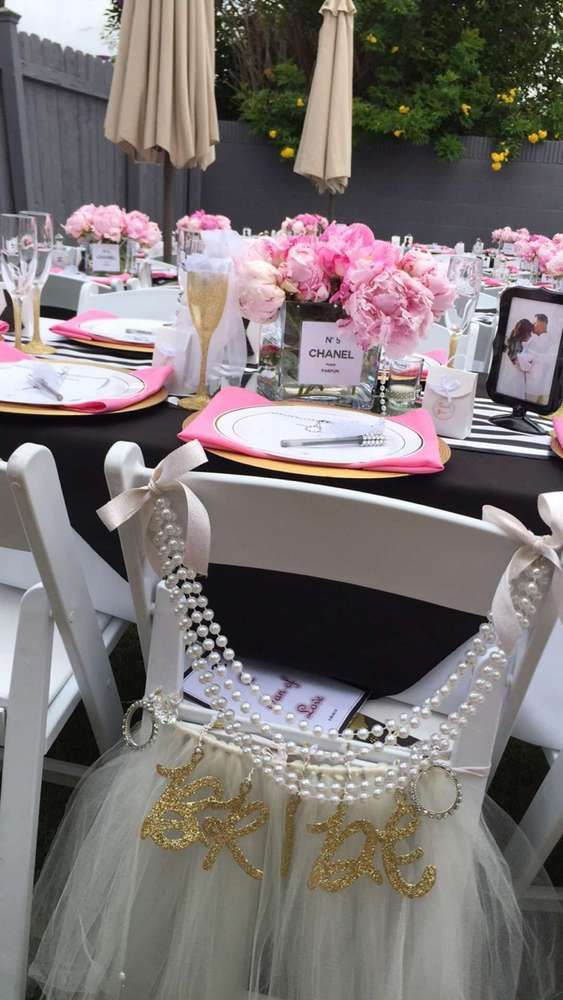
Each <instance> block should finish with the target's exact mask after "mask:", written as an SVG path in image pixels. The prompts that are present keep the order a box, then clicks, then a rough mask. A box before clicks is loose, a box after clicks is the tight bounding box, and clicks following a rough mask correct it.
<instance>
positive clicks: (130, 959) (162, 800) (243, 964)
mask: <svg viewBox="0 0 563 1000" xmlns="http://www.w3.org/2000/svg"><path fill="white" fill-rule="evenodd" d="M198 739H199V737H198V736H197V735H196V734H195V730H194V729H192V728H190V727H189V726H187V725H182V724H177V725H176V726H172V727H169V728H167V729H165V730H163V731H162V732H161V735H160V736H159V737H158V739H157V740H156V741H155V743H154V744H152V745H151V746H150V747H149V748H147V749H146V750H144V751H143V752H140V753H134V752H132V751H131V750H129V749H127V748H124V747H120V748H117V749H116V750H114V751H112V752H111V753H110V754H109V755H107V756H106V757H105V758H103V759H102V760H101V761H100V762H99V764H98V765H97V766H96V767H95V768H94V769H93V770H92V771H91V772H90V774H89V775H88V776H87V777H86V778H85V780H84V781H83V782H82V783H81V785H80V786H79V788H78V790H77V792H76V793H75V795H74V797H73V800H72V803H71V805H70V808H69V810H68V812H67V815H66V817H65V819H64V821H63V824H62V826H61V829H60V831H59V834H58V836H57V838H56V840H55V842H54V845H53V847H52V850H51V853H50V855H49V857H48V859H47V861H46V863H45V866H44V868H43V871H42V874H41V876H40V879H39V882H38V885H37V888H36V893H35V899H34V915H33V939H34V950H35V955H34V958H33V962H32V968H31V976H32V978H33V979H34V980H35V981H36V982H37V983H39V984H40V985H41V986H42V988H43V990H44V995H45V997H46V998H47V1000H260V998H269V1000H343V998H350V1000H514V998H516V997H517V996H518V997H522V1000H524V998H525V1000H548V998H549V1000H552V998H555V997H557V996H558V993H557V990H556V986H555V982H554V974H555V973H554V968H553V961H552V958H550V957H549V952H550V949H551V950H552V949H553V947H554V945H553V941H554V938H553V933H554V930H555V922H556V920H558V919H559V916H558V914H557V913H556V912H553V913H552V914H547V915H542V916H543V918H544V919H543V923H542V927H541V935H540V937H538V936H534V935H533V934H532V933H531V931H530V929H529V928H528V927H527V926H526V923H525V921H524V918H523V915H522V913H521V912H520V909H519V907H518V905H517V902H516V899H515V896H514V893H513V889H512V885H511V880H510V875H509V872H508V870H507V867H506V864H505V862H504V860H503V858H502V855H501V853H500V852H499V849H498V847H497V845H496V841H495V839H494V838H493V836H492V834H491V832H490V830H489V828H488V826H487V825H486V824H485V821H484V820H483V818H482V816H481V815H480V813H481V810H480V795H479V787H478V782H479V781H481V780H482V779H481V778H477V777H475V776H467V777H464V778H463V791H464V795H463V801H462V803H461V806H460V808H459V809H458V810H457V811H456V812H455V813H454V814H453V815H452V816H450V817H448V818H447V819H445V820H444V821H440V822H437V821H436V820H432V819H427V818H425V817H421V818H419V819H418V820H417V822H416V823H414V822H413V823H412V824H411V821H412V815H411V813H409V812H408V811H406V812H404V813H403V814H401V815H400V816H399V814H398V813H397V808H399V813H400V806H398V800H395V799H394V798H393V796H392V795H390V794H383V795H382V797H381V798H380V799H370V800H369V801H367V802H357V803H352V804H350V805H349V806H346V808H345V810H343V812H345V813H346V814H345V815H340V816H339V817H338V822H337V821H336V820H335V819H334V814H335V811H336V809H337V806H336V805H335V804H334V803H331V802H326V803H325V802H319V801H317V800H308V799H307V800H301V801H300V802H297V801H295V800H293V801H291V800H290V797H289V796H288V793H287V792H286V791H284V790H283V789H282V788H280V787H279V786H278V785H277V784H276V783H275V782H274V781H273V780H272V777H270V776H268V775H264V774H263V773H262V772H261V771H258V772H257V773H256V774H255V775H252V777H251V787H250V789H248V786H246V785H244V782H245V780H246V779H247V777H248V772H249V766H250V765H249V762H248V758H247V757H245V756H244V755H243V754H242V753H241V752H240V751H239V750H238V749H237V748H236V747H233V746H231V745H229V746H225V745H224V744H222V743H220V742H219V741H218V740H217V739H215V738H214V737H212V736H209V735H206V736H204V737H203V740H202V742H201V748H202V751H203V754H202V759H201V760H197V763H196V765H195V766H194V767H193V768H192V770H191V771H190V770H189V768H188V772H186V773H185V774H184V773H182V774H181V775H179V776H178V774H176V775H175V776H174V775H172V776H171V775H170V773H169V772H168V773H166V774H162V773H159V772H157V765H161V766H164V768H166V769H171V768H185V766H186V765H187V764H189V762H190V760H192V754H193V752H194V749H196V747H197V745H198ZM241 785H242V790H241ZM206 798H207V799H208V800H209V799H210V798H213V799H214V802H215V805H214V806H213V805H212V806H210V807H206V806H205V802H204V801H203V800H205V799H206ZM219 798H221V799H224V802H225V805H224V807H223V806H222V807H221V808H218V807H217V800H218V799H219ZM188 799H189V803H190V805H189V807H188V808H187V810H186V809H184V804H185V802H186V801H188ZM486 805H487V810H488V811H489V812H491V815H492V816H493V819H492V821H491V825H492V826H493V827H494V828H495V834H496V832H497V828H498V829H499V830H500V829H501V827H503V826H504V825H505V824H506V823H510V821H508V820H507V818H506V817H505V816H504V814H501V812H500V810H498V809H497V808H496V807H494V806H493V805H492V803H487V804H486ZM331 816H332V817H333V821H332V825H331V824H328V823H327V820H328V819H329V818H330V817H331ZM393 816H394V817H395V818H394V819H393ZM350 824H354V826H353V827H352V828H351V829H349V826H350ZM409 824H411V825H412V826H416V829H413V831H412V832H411V833H410V834H409V835H407V836H401V834H404V833H405V832H408V828H409V829H410V826H409ZM311 827H313V829H311ZM202 831H203V832H202ZM374 837H375V839H374ZM331 838H332V839H331ZM370 838H371V840H370ZM374 845H376V846H374ZM417 848H421V849H422V851H417ZM413 852H414V853H413ZM409 854H410V857H408V855H409ZM406 886H410V888H405V887H406ZM519 980H520V988H519V987H518V982H519Z"/></svg>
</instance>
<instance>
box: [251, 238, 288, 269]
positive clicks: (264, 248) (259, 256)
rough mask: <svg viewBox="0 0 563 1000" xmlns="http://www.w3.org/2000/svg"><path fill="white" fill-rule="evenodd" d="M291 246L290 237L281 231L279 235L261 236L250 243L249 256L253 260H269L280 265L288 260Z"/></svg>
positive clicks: (277, 265) (276, 265)
mask: <svg viewBox="0 0 563 1000" xmlns="http://www.w3.org/2000/svg"><path fill="white" fill-rule="evenodd" d="M290 246H291V243H290V241H289V239H288V237H286V236H284V235H283V234H280V233H278V235H277V236H259V237H258V239H256V240H253V241H252V243H251V244H250V247H249V250H248V254H247V256H248V257H249V258H250V259H251V260H267V261H268V262H269V263H270V264H273V265H274V267H279V266H280V264H281V263H282V262H283V261H285V260H286V258H287V253H288V250H289V248H290Z"/></svg>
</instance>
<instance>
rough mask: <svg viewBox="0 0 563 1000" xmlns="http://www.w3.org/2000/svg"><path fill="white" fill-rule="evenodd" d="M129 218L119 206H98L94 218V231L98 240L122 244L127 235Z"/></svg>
mask: <svg viewBox="0 0 563 1000" xmlns="http://www.w3.org/2000/svg"><path fill="white" fill-rule="evenodd" d="M126 224H127V216H126V215H125V212H124V211H123V209H122V208H120V207H119V205H98V207H97V208H96V209H95V210H94V214H93V218H92V229H93V231H94V235H95V236H96V238H97V239H98V240H109V241H110V242H111V243H120V242H121V239H122V237H123V236H124V235H125V233H126Z"/></svg>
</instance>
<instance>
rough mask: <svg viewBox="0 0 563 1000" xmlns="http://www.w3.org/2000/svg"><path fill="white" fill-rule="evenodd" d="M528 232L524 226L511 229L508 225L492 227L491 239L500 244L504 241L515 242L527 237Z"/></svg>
mask: <svg viewBox="0 0 563 1000" xmlns="http://www.w3.org/2000/svg"><path fill="white" fill-rule="evenodd" d="M529 235H530V233H529V231H528V230H527V229H526V228H522V229H511V227H510V226H502V227H501V228H500V229H493V231H492V233H491V239H492V241H493V243H497V244H498V245H499V246H502V245H503V244H504V243H516V242H517V240H526V239H528V237H529Z"/></svg>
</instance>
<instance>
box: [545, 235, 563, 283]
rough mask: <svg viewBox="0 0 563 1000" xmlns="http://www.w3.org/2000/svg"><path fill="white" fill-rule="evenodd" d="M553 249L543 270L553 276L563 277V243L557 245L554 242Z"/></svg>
mask: <svg viewBox="0 0 563 1000" xmlns="http://www.w3.org/2000/svg"><path fill="white" fill-rule="evenodd" d="M552 249H553V252H552V254H551V256H550V257H549V259H548V260H547V261H546V263H545V265H544V266H543V267H542V271H544V272H545V273H546V274H549V275H550V277H552V278H563V244H560V245H559V246H556V245H555V243H554V244H552Z"/></svg>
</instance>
